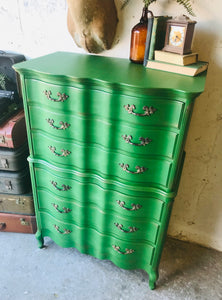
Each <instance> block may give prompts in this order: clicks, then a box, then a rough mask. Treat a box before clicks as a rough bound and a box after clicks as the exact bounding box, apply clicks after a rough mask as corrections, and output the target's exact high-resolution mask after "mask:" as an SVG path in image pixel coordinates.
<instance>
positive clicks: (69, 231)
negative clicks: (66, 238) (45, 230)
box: [54, 225, 72, 234]
mask: <svg viewBox="0 0 222 300" xmlns="http://www.w3.org/2000/svg"><path fill="white" fill-rule="evenodd" d="M54 228H55V229H56V231H58V232H59V233H60V234H69V233H71V232H72V231H71V230H68V229H64V231H63V232H62V231H60V229H59V226H57V225H54Z"/></svg>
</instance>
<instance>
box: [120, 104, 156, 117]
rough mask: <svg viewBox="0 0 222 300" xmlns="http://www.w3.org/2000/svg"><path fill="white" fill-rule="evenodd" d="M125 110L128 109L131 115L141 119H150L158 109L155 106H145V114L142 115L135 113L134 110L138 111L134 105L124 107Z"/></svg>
mask: <svg viewBox="0 0 222 300" xmlns="http://www.w3.org/2000/svg"><path fill="white" fill-rule="evenodd" d="M124 108H125V109H126V111H128V113H129V114H132V115H134V116H139V117H149V116H151V115H153V114H154V113H155V112H156V111H157V109H156V108H154V107H153V106H144V107H143V110H144V113H143V114H141V113H135V112H134V111H133V110H134V109H136V105H134V104H132V105H129V104H127V105H124Z"/></svg>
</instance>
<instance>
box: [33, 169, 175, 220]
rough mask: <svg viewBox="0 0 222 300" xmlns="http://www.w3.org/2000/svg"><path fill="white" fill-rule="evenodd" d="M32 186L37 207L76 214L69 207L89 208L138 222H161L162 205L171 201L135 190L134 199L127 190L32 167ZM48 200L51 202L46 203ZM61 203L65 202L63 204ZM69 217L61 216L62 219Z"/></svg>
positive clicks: (54, 170)
mask: <svg viewBox="0 0 222 300" xmlns="http://www.w3.org/2000/svg"><path fill="white" fill-rule="evenodd" d="M34 172H35V182H36V185H37V189H38V191H39V192H38V193H39V207H46V206H47V207H48V208H47V209H49V208H50V209H53V211H56V209H55V207H53V205H52V203H54V204H55V205H58V207H57V209H58V210H60V211H61V212H62V211H63V208H66V209H65V211H69V210H70V209H71V210H72V214H75V213H76V209H73V207H72V205H73V203H75V205H77V206H87V205H92V206H94V207H97V208H98V209H99V210H101V211H106V212H109V213H113V212H115V213H117V215H120V216H123V217H127V218H133V219H135V220H141V218H145V219H147V220H151V221H158V222H159V221H161V217H162V214H163V210H164V206H165V202H168V201H172V200H173V199H172V197H171V198H168V197H167V194H166V196H163V195H164V193H163V192H162V193H161V195H160V194H158V193H144V192H142V193H141V192H140V191H138V190H136V191H135V192H134V195H131V194H132V192H131V191H130V190H128V189H126V188H125V189H124V188H122V189H120V187H119V186H118V185H117V186H116V185H113V184H107V183H106V182H104V181H100V180H99V179H97V180H91V183H90V184H89V182H88V180H89V179H88V178H87V177H84V176H82V177H76V176H75V175H72V174H67V173H65V172H63V171H62V170H58V169H56V168H54V167H52V168H50V167H49V166H44V165H39V164H34ZM48 199H54V200H53V201H52V200H48ZM63 201H64V202H63ZM66 214H67V215H69V213H62V215H66Z"/></svg>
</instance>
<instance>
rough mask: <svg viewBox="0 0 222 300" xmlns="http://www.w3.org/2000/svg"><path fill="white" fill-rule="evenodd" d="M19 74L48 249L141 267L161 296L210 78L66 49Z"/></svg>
mask: <svg viewBox="0 0 222 300" xmlns="http://www.w3.org/2000/svg"><path fill="white" fill-rule="evenodd" d="M14 68H15V69H16V71H17V72H18V73H19V74H20V79H21V84H22V92H23V99H24V108H25V115H26V124H27V132H28V140H29V148H30V157H29V164H30V170H31V178H32V187H33V195H34V201H35V208H36V217H37V224H38V231H37V234H36V237H37V239H38V241H39V246H40V247H42V246H43V243H44V237H45V236H49V237H51V238H52V239H53V240H54V241H55V242H56V243H57V244H58V245H60V246H62V247H76V248H77V249H78V250H79V251H81V252H82V253H88V254H90V255H93V256H95V257H97V258H100V259H109V260H111V261H112V262H114V263H115V264H116V265H117V266H119V267H122V268H126V269H134V268H142V269H144V270H146V271H147V272H148V274H149V285H150V288H151V289H153V288H154V287H155V282H156V280H157V279H158V265H159V262H160V257H161V253H162V249H163V245H164V239H165V236H166V232H167V227H168V223H169V219H170V214H171V209H172V204H173V200H174V198H175V196H176V193H177V189H178V185H179V179H180V174H181V171H182V165H183V160H184V144H185V140H186V135H187V132H188V127H189V121H190V118H191V114H192V110H193V104H194V100H195V98H196V97H197V96H198V95H200V94H201V93H202V92H203V90H204V85H205V79H206V72H205V73H202V74H201V75H200V76H198V77H186V76H182V75H176V74H172V73H171V74H170V73H169V74H168V73H165V72H160V71H154V70H148V69H146V68H143V67H142V66H140V65H136V64H132V63H130V62H129V61H128V60H126V59H118V58H108V57H101V56H93V55H82V54H74V53H63V52H57V53H54V54H50V55H47V56H43V57H40V58H37V59H33V60H30V61H26V62H23V63H19V64H17V65H15V66H14ZM139 167H140V168H139Z"/></svg>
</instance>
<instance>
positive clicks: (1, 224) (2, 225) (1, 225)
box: [0, 222, 6, 230]
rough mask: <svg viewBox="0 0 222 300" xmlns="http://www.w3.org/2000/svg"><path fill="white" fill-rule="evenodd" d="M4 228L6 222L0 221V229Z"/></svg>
mask: <svg viewBox="0 0 222 300" xmlns="http://www.w3.org/2000/svg"><path fill="white" fill-rule="evenodd" d="M5 228H6V223H3V222H1V223H0V230H4V229H5Z"/></svg>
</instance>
